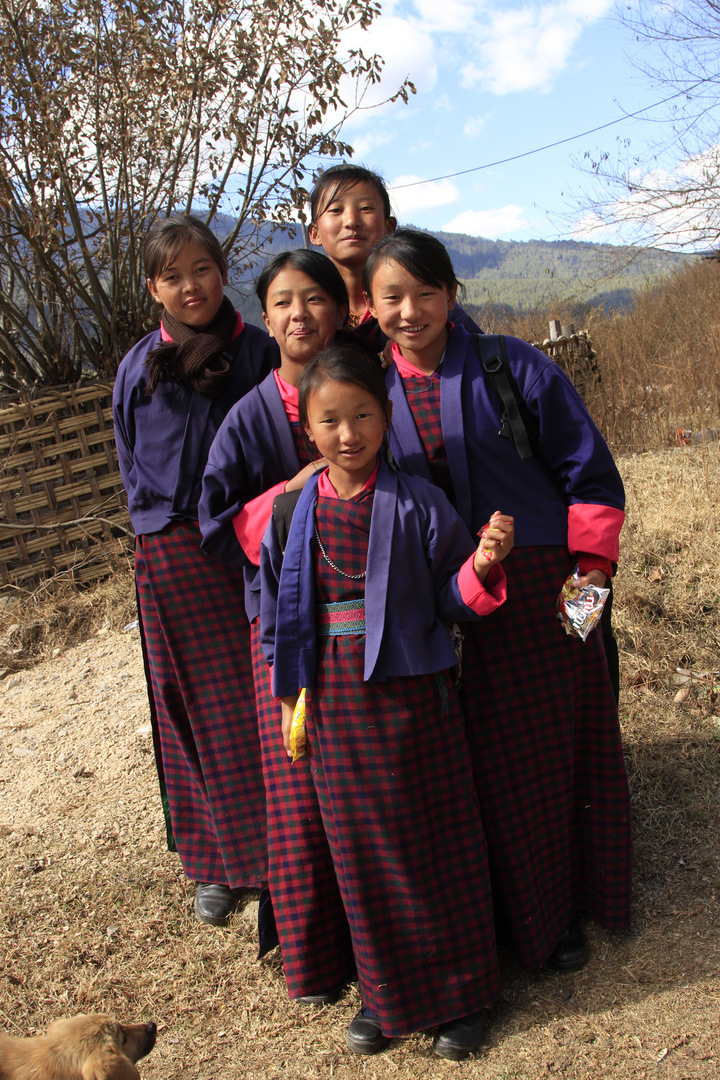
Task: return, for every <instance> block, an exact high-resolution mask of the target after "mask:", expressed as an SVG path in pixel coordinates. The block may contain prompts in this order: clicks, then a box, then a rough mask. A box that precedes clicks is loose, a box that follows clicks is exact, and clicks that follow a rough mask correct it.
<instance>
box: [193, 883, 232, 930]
mask: <svg viewBox="0 0 720 1080" xmlns="http://www.w3.org/2000/svg"><path fill="white" fill-rule="evenodd" d="M241 895H242V889H231V888H230V887H229V886H228V885H214V884H213V883H212V882H207V881H200V882H198V887H197V891H196V893H195V914H196V916H197V917H198V919H199V920H200V922H201V923H209V924H210V926H227V924H228V919H229V918H230V916H231V915H232V913H233V911H234V910H235V908H236V907H237V905H238V901H239V899H240V897H241Z"/></svg>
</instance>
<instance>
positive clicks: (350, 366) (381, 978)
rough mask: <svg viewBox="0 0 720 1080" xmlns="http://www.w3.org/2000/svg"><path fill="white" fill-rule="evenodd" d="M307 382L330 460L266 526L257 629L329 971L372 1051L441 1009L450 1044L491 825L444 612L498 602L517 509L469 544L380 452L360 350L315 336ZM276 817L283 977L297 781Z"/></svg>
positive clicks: (459, 1045) (290, 941) (354, 1045)
mask: <svg viewBox="0 0 720 1080" xmlns="http://www.w3.org/2000/svg"><path fill="white" fill-rule="evenodd" d="M299 391H300V399H299V409H300V422H301V424H302V425H303V428H304V430H305V432H306V433H307V436H308V438H309V439H310V441H311V443H312V444H313V445H314V446H315V447H316V449H317V451H318V453H319V454H321V455H322V456H323V457H324V458H325V460H326V461H327V462H328V463H329V464H328V466H327V469H324V470H323V471H322V472H320V473H319V474H317V475H316V476H313V477H311V478H310V480H308V482H307V483H306V484H305V487H304V489H303V492H302V495H301V496H300V498H299V500H298V503H297V506H296V508H295V512H294V516H293V519H292V524H291V526H290V530H289V534H288V537H287V545H286V548H285V552H284V557H283V555H282V552H281V549H280V544H279V542H278V537H277V534H276V531H275V528H274V524H273V522H272V521H271V523H270V526H269V527H268V531H267V534H266V537H265V539H264V541H263V551H262V559H261V574H262V589H261V633H262V640H263V647H264V649H265V652H266V656H267V659H268V661H269V662H270V663H272V665H273V682H274V692H275V694H276V695H277V696H278V697H280V698H282V702H283V733H284V735H285V738H286V740H287V739H288V738H289V724H290V720H291V717H292V711H293V708H294V706H295V703H296V700H297V697H298V691H299V690H300V689H301V688H305V689H306V698H305V706H306V732H307V758H306V759H304V760H305V761H306V762H307V763H308V765H307V767H308V768H309V772H310V776H311V778H312V783H313V785H314V790H315V794H316V799H317V806H318V809H319V814H320V816H321V819H322V824H323V827H324V836H325V843H326V846H327V851H328V854H329V858H330V859H331V862H332V866H333V870H334V879H335V888H334V890H332V891H331V890H329V889H326V890H325V893H324V909H323V911H322V912H318V918H321V919H322V925H323V926H324V928H325V931H326V941H327V951H328V953H329V954H330V955H328V956H326V957H325V960H326V964H327V976H328V978H334V979H336V980H341V979H343V978H344V977H346V976H347V973H348V970H350V969H351V968H352V966H353V965H355V966H356V968H357V974H358V981H359V986H360V993H361V997H362V1003H363V1008H362V1009H361V1010H360V1012H359V1013H358V1014H357V1015H356V1017H355V1018H354V1019H353V1021H352V1023H351V1024H350V1028H349V1030H348V1035H347V1043H348V1046H349V1047H350V1048H351V1049H352V1050H355V1051H356V1052H358V1053H366V1054H372V1053H376V1052H377V1051H379V1050H382V1049H383V1048H384V1047H385V1046H386V1045H387V1044H388V1042H389V1040H390V1039H391V1038H392V1037H393V1036H397V1035H407V1034H409V1033H411V1032H414V1031H420V1030H424V1029H426V1028H429V1027H435V1026H439V1027H438V1033H437V1035H436V1037H435V1042H434V1049H435V1052H436V1053H437V1054H439V1055H440V1056H443V1057H450V1058H454V1059H459V1058H462V1057H466V1056H467V1055H468V1054H469V1053H471V1052H472V1051H473V1050H475V1049H477V1047H478V1045H479V1044H480V1041H481V1039H482V1035H483V1031H484V1027H485V1020H486V1009H487V1006H489V1005H490V1004H491V1003H492V1001H493V999H494V997H495V995H496V993H497V978H498V976H497V957H496V951H495V937H494V925H493V914H492V902H491V896H490V889H489V883H488V868H487V863H486V850H485V844H484V841H483V827H482V821H481V818H480V813H479V804H478V798H477V794H476V792H475V788H474V783H473V775H472V767H471V760H470V751H469V747H468V745H467V742H466V737H465V725H464V719H463V716H462V712H461V710H460V708H459V706H458V701H457V697H456V694H455V691H454V688H453V685H452V683H451V682H450V681H449V679H448V677H447V669H448V668H449V667H450V666H452V664H453V663H454V661H455V654H454V651H453V648H452V646H451V644H450V640H449V637H448V634H447V630H446V628H445V626H444V625H443V622H442V621H441V620H450V621H453V620H455V619H459V618H463V619H474V618H478V617H480V616H482V615H485V614H488V613H490V612H491V611H493V610H494V609H495V608H497V607H498V606H500V604H502V603H503V602H504V596H505V593H504V573H503V571H502V569H501V567H500V566H499V562H500V560H501V559H503V558H504V557H505V555H507V553H508V551H509V550H510V548H511V546H512V540H513V525H512V519H509V518H507V517H506V516H504V515H501V514H499V513H495V514H493V515H492V517H491V518H490V521H489V523H488V524H487V527H486V528H485V530H484V536H483V539H482V540H481V542H480V545H479V547H478V548H477V549H475V544H474V543H473V541H472V539H471V537H470V534H469V533H468V531H467V529H466V528H465V526H464V525H463V523H462V521H461V520H460V519H459V517H458V515H457V514H456V513H455V512H454V511H453V510H452V508H451V507H450V505H449V503H448V501H447V499H446V498H445V496H444V495H443V494H442V492H440V491H438V490H437V489H436V488H434V487H433V486H432V485H431V484H428V483H427V482H426V481H424V480H421V479H419V478H416V477H410V476H403V475H401V474H399V473H397V472H396V471H394V470H393V469H391V468H390V467H389V466H388V465H387V464H386V463H385V461H384V460H383V459H381V458H379V457H378V454H379V451H380V449H381V447H382V445H383V442H384V439H385V435H386V432H387V429H388V425H389V417H390V410H389V407H388V404H387V395H386V391H385V385H384V381H383V375H382V372H381V371H380V370H379V368H378V366H377V365H376V364H375V363H374V362H373V361H372V360H370V359H368V358H367V357H366V356H364V355H362V354H360V353H358V352H357V351H356V350H355V349H353V348H352V347H347V346H335V347H332V348H330V349H327V350H326V351H325V352H324V353H321V354H320V355H319V356H318V357H317V358H316V359H315V360H314V361H312V362H311V363H310V364H309V365H308V366H307V367H306V369H305V371H304V372H303V374H302V376H301V379H300V384H299ZM287 745H289V744H288V743H287V742H286V746H287ZM298 764H300V765H302V764H303V761H302V760H301V761H300V762H296V763H295V764H291V763H290V762H288V765H287V768H288V770H289V772H292V770H293V769H294V768H296V767H297V765H298ZM277 797H278V798H282V795H281V794H278V796H277ZM286 815H287V818H288V833H287V844H286V850H285V852H284V859H283V860H282V864H281V865H280V866H279V867H278V870H277V877H274V876H273V873H272V872H271V880H270V890H271V894H272V897H273V904H274V908H275V914H276V919H277V924H278V934H279V937H280V943H281V946H282V951H283V960H284V964H285V970H286V976H287V978H288V984H289V985H290V986H292V985H293V983H298V982H299V983H300V984H301V983H302V971H298V968H299V967H301V966H302V956H303V951H302V947H301V943H300V945H298V943H297V942H296V940H295V918H294V916H295V912H296V910H297V909H298V908H300V909H302V906H303V897H304V893H305V888H306V886H305V880H306V878H307V876H308V872H309V869H310V868H308V866H307V865H306V862H305V861H304V860H299V859H296V853H295V846H294V842H293V821H294V820H297V828H298V831H299V832H300V831H301V830H302V819H301V818H300V817H299V816H298V815H296V814H295V808H294V807H293V805H292V800H291V799H290V798H287V804H286ZM310 887H311V883H310V884H309V885H308V888H310ZM311 895H312V894H311ZM331 959H332V964H331V962H330V961H331ZM333 965H334V966H333Z"/></svg>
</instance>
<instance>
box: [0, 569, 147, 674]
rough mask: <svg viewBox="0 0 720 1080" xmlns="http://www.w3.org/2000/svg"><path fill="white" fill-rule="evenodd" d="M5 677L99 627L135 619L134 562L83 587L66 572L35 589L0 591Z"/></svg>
mask: <svg viewBox="0 0 720 1080" xmlns="http://www.w3.org/2000/svg"><path fill="white" fill-rule="evenodd" d="M0 604H1V606H0V678H2V677H3V676H4V675H8V674H10V673H11V672H13V671H18V670H22V669H23V668H27V667H31V666H32V665H33V664H36V663H37V662H38V661H39V660H45V659H47V658H48V657H50V656H52V655H55V656H57V655H58V654H59V653H60V652H62V651H63V650H64V649H67V648H69V647H70V646H72V645H75V644H77V642H79V641H85V640H86V639H87V638H89V637H90V636H91V635H92V634H93V633H96V632H97V631H98V630H99V629H101V628H102V629H104V630H106V631H108V630H117V629H121V628H122V627H123V626H125V625H126V624H127V623H128V622H130V621H131V620H132V619H134V618H135V617H136V608H135V585H134V582H133V577H132V569H131V563H130V562H129V561H127V560H125V561H121V562H118V563H117V564H116V565H115V567H114V569H113V571H112V573H111V575H110V577H109V578H107V579H106V580H105V581H103V582H101V583H99V584H97V585H93V586H91V587H90V588H87V589H78V587H77V586H76V585H74V584H73V583H72V582H71V581H68V580H67V579H66V578H65V577H64V576H63V575H59V576H58V577H56V578H52V579H49V580H47V581H44V582H42V583H41V584H40V585H38V586H36V587H35V588H28V589H24V588H20V587H13V586H8V587H6V588H5V589H4V590H3V591H2V593H0Z"/></svg>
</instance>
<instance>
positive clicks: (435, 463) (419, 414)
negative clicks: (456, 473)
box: [402, 372, 455, 506]
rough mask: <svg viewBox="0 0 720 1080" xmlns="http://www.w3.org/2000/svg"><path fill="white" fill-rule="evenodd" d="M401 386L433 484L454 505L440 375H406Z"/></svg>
mask: <svg viewBox="0 0 720 1080" xmlns="http://www.w3.org/2000/svg"><path fill="white" fill-rule="evenodd" d="M402 384H403V387H404V389H405V397H406V398H407V403H408V405H409V406H410V412H411V413H412V415H413V420H414V421H415V427H416V428H417V429H418V434H419V436H420V439H421V442H422V444H423V447H424V449H425V456H426V458H427V460H428V465H429V466H430V475H431V476H432V479H433V484H435V485H436V486H437V487H439V488H440V489H441V490H442V491H444V492H445V494H446V495H447V497H448V499H449V500H450V502H451V503H452V505H453V506H455V490H454V488H453V482H452V477H451V475H450V466H449V464H448V459H447V454H446V452H445V443H444V442H443V431H442V424H441V422H440V375H439V373H437V372H435V373H434V374H433V375H423V376H420V375H418V376H415V375H408V376H405V377H404V378H403V380H402Z"/></svg>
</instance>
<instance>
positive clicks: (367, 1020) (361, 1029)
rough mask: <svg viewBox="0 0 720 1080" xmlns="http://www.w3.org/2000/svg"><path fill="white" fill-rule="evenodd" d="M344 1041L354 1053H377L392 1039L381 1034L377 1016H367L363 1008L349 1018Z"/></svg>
mask: <svg viewBox="0 0 720 1080" xmlns="http://www.w3.org/2000/svg"><path fill="white" fill-rule="evenodd" d="M345 1042H346V1043H347V1047H348V1050H354V1051H355V1053H356V1054H379V1053H380V1051H381V1050H384V1049H385V1047H386V1046H389V1045H390V1043H391V1042H392V1039H390V1038H388V1036H387V1035H383V1033H382V1028H381V1027H380V1021H379V1020H378V1018H377V1016H368V1015H367V1014H366V1013H365V1009H364V1008H363V1009H360V1010H359V1011H358V1012H356V1013H355V1016H354V1017H353V1019H352V1020H351V1022H350V1027H349V1028H348V1030H347V1036H346V1038H345Z"/></svg>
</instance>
